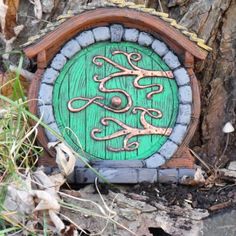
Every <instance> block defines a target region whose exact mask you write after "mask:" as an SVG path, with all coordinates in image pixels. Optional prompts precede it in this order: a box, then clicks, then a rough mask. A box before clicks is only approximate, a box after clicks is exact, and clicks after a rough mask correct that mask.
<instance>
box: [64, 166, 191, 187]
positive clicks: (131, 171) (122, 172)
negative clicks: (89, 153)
mask: <svg viewBox="0 0 236 236" xmlns="http://www.w3.org/2000/svg"><path fill="white" fill-rule="evenodd" d="M95 169H96V171H97V172H98V173H99V174H100V175H101V176H103V178H104V179H105V180H106V181H108V182H110V183H117V184H124V183H131V184H132V183H133V184H135V183H143V182H149V183H155V182H159V183H183V181H184V180H183V177H184V176H187V177H188V178H194V174H195V169H185V168H182V169H160V168H156V169H150V168H107V167H102V168H97V167H95ZM96 177H97V175H96V174H95V173H94V172H93V171H92V170H90V169H89V168H81V167H76V168H75V171H74V172H73V173H72V174H71V175H70V176H69V178H68V182H69V183H76V184H79V183H84V184H88V183H94V181H95V178H96ZM98 180H99V181H100V182H103V180H102V179H101V178H98Z"/></svg>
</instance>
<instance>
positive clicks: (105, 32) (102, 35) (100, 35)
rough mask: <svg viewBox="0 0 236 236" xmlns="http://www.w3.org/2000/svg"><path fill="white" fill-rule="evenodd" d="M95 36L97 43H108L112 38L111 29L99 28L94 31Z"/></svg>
mask: <svg viewBox="0 0 236 236" xmlns="http://www.w3.org/2000/svg"><path fill="white" fill-rule="evenodd" d="M93 35H94V37H95V40H96V41H97V42H99V41H106V40H109V39H110V38H111V35H110V29H109V27H105V26H104V27H97V28H95V29H93Z"/></svg>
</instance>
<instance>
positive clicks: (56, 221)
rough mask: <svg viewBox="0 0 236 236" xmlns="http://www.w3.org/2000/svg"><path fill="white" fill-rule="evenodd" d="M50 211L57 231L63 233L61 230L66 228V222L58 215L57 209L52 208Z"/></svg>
mask: <svg viewBox="0 0 236 236" xmlns="http://www.w3.org/2000/svg"><path fill="white" fill-rule="evenodd" d="M48 213H49V216H50V218H51V220H52V222H53V224H54V225H55V227H56V229H57V232H58V233H61V231H62V230H63V229H65V225H64V223H63V222H62V220H61V219H60V218H59V217H58V215H57V214H56V213H55V211H52V210H49V211H48Z"/></svg>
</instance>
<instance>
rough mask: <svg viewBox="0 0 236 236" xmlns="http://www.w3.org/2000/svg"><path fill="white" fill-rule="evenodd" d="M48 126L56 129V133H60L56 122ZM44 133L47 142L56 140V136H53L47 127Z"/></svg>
mask: <svg viewBox="0 0 236 236" xmlns="http://www.w3.org/2000/svg"><path fill="white" fill-rule="evenodd" d="M48 126H49V127H50V128H51V129H53V130H54V131H56V132H57V133H58V134H60V131H59V129H58V127H57V124H56V123H51V124H49V125H48ZM45 133H46V136H47V138H48V141H49V142H56V141H57V137H55V136H54V135H53V134H52V133H51V132H50V131H49V130H48V129H45Z"/></svg>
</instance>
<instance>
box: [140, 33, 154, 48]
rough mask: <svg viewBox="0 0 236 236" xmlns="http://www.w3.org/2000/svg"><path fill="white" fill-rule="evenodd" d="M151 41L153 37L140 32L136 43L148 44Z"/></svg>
mask: <svg viewBox="0 0 236 236" xmlns="http://www.w3.org/2000/svg"><path fill="white" fill-rule="evenodd" d="M152 42H153V37H152V36H151V35H150V34H148V33H145V32H140V34H139V37H138V43H139V44H140V45H142V46H150V45H151V44H152Z"/></svg>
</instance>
